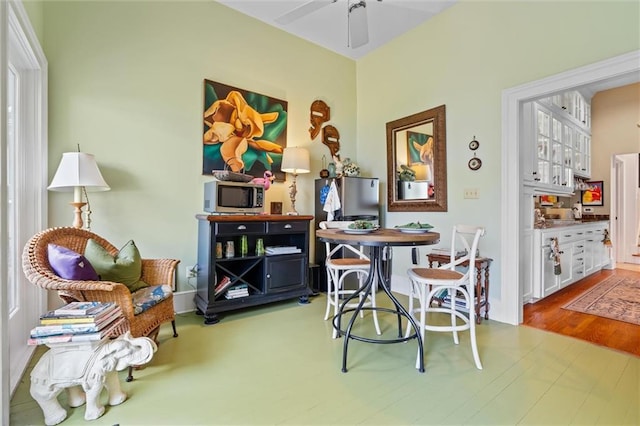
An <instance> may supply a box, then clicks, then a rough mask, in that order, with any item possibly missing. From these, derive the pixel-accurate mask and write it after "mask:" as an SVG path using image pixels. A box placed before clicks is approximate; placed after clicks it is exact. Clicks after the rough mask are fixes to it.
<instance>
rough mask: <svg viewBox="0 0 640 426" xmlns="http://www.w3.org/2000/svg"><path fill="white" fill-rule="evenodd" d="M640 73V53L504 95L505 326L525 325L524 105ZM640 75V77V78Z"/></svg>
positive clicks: (502, 203) (603, 62) (503, 296)
mask: <svg viewBox="0 0 640 426" xmlns="http://www.w3.org/2000/svg"><path fill="white" fill-rule="evenodd" d="M639 73H640V50H637V51H634V52H630V53H626V54H624V55H620V56H616V57H614V58H611V59H607V60H604V61H601V62H597V63H595V64H591V65H587V66H584V67H580V68H577V69H574V70H570V71H566V72H563V73H560V74H557V75H554V76H551V77H547V78H544V79H541V80H537V81H533V82H530V83H527V84H524V85H521V86H517V87H514V88H511V89H506V90H504V91H503V92H502V185H501V186H502V196H501V214H502V221H501V223H502V226H501V257H500V260H501V274H502V283H501V286H500V287H501V292H500V300H501V301H502V303H501V304H502V306H503V307H504V311H503V318H501V320H502V321H503V322H507V323H509V324H513V325H517V324H520V323H521V322H522V296H521V294H522V293H521V291H520V286H521V285H522V283H521V282H520V279H519V276H520V270H519V269H520V267H519V264H518V263H519V262H518V259H519V255H520V250H521V247H520V243H521V239H522V232H523V228H522V225H521V224H520V218H521V212H520V209H521V206H522V203H521V199H520V197H521V194H522V192H523V184H522V176H521V171H520V150H521V148H522V147H521V145H523V143H524V141H521V140H520V137H519V130H520V126H521V122H520V120H521V118H522V113H521V111H522V103H523V102H526V101H529V100H533V99H535V98H540V97H544V96H548V95H551V94H553V93H556V92H563V91H567V90H571V89H575V88H576V87H578V86H583V85H588V84H594V83H599V82H602V81H605V80H608V79H611V78H621V77H623V76H627V75H630V74H634V75H635V74H639ZM639 75H640V74H639Z"/></svg>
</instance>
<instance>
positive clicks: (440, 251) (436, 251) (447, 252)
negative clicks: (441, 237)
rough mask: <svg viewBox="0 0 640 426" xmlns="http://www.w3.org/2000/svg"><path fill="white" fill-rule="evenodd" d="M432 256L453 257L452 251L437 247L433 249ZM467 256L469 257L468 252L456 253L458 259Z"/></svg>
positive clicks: (460, 251) (459, 251)
mask: <svg viewBox="0 0 640 426" xmlns="http://www.w3.org/2000/svg"><path fill="white" fill-rule="evenodd" d="M431 254H444V255H446V256H449V255H451V249H450V248H446V247H435V248H432V249H431ZM466 255H467V250H458V251H457V252H456V257H462V256H466ZM476 256H477V254H476Z"/></svg>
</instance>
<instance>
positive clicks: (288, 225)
mask: <svg viewBox="0 0 640 426" xmlns="http://www.w3.org/2000/svg"><path fill="white" fill-rule="evenodd" d="M291 228H292V226H291V224H290V223H287V224H286V225H285V226H284V229H291Z"/></svg>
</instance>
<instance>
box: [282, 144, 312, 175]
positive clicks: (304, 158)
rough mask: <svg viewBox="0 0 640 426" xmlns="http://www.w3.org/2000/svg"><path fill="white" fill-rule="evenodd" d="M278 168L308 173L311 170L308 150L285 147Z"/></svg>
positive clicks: (286, 171) (290, 171)
mask: <svg viewBox="0 0 640 426" xmlns="http://www.w3.org/2000/svg"><path fill="white" fill-rule="evenodd" d="M280 169H281V170H282V171H283V172H285V173H296V174H300V173H309V172H310V171H311V166H310V161H309V151H307V150H306V149H305V148H298V147H290V148H285V149H284V152H283V153H282V166H281V167H280Z"/></svg>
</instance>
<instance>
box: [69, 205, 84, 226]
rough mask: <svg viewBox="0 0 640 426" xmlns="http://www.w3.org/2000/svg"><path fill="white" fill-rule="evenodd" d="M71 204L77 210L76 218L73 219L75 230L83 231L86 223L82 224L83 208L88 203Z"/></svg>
mask: <svg viewBox="0 0 640 426" xmlns="http://www.w3.org/2000/svg"><path fill="white" fill-rule="evenodd" d="M69 204H71V205H72V206H73V207H74V208H75V210H74V215H75V216H74V217H73V225H72V226H73V227H74V228H78V229H81V228H82V226H83V225H84V223H83V222H82V208H83V207H84V206H86V205H87V203H75V202H74V203H69Z"/></svg>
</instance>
